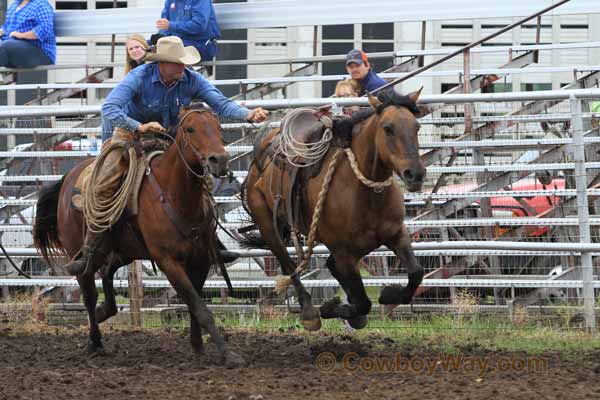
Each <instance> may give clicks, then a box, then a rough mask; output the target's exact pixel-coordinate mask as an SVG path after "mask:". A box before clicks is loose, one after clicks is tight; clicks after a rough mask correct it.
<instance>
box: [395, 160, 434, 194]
mask: <svg viewBox="0 0 600 400" xmlns="http://www.w3.org/2000/svg"><path fill="white" fill-rule="evenodd" d="M426 172H427V171H426V169H425V167H424V166H423V165H422V164H421V165H418V166H411V167H408V168H405V169H404V170H403V171H402V174H401V175H400V177H401V178H402V180H403V181H404V184H405V185H406V187H407V188H408V191H409V192H418V191H420V190H421V187H422V186H423V181H424V180H425V174H426Z"/></svg>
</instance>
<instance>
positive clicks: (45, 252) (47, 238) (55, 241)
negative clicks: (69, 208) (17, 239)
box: [33, 175, 66, 265]
mask: <svg viewBox="0 0 600 400" xmlns="http://www.w3.org/2000/svg"><path fill="white" fill-rule="evenodd" d="M65 176H66V175H65ZM65 176H63V177H62V179H61V180H60V181H58V182H57V183H55V184H53V185H50V186H46V187H44V188H42V190H41V191H40V194H39V198H38V201H37V206H36V216H35V222H34V225H33V243H34V244H35V247H36V248H37V249H38V250H39V251H40V253H41V254H42V257H43V258H44V260H46V262H47V263H48V264H50V265H52V260H53V259H54V257H55V256H56V255H57V253H60V252H61V251H62V250H63V249H64V248H63V245H62V243H61V241H60V238H59V236H58V217H57V211H58V199H59V196H60V189H61V187H62V185H63V183H64V180H65ZM57 250H58V251H57Z"/></svg>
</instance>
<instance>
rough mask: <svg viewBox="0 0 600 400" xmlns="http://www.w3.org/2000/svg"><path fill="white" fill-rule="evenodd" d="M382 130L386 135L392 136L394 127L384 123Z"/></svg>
mask: <svg viewBox="0 0 600 400" xmlns="http://www.w3.org/2000/svg"><path fill="white" fill-rule="evenodd" d="M383 130H384V131H385V134H386V135H388V136H394V129H393V128H392V127H391V126H390V125H384V126H383Z"/></svg>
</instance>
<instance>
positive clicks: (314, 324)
mask: <svg viewBox="0 0 600 400" xmlns="http://www.w3.org/2000/svg"><path fill="white" fill-rule="evenodd" d="M302 326H304V329H306V330H307V331H310V332H315V331H318V330H319V329H321V318H319V317H317V318H315V319H312V320H307V319H303V320H302Z"/></svg>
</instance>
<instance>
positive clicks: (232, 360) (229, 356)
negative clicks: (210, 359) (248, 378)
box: [224, 351, 245, 368]
mask: <svg viewBox="0 0 600 400" xmlns="http://www.w3.org/2000/svg"><path fill="white" fill-rule="evenodd" d="M244 364H245V361H244V358H243V357H242V356H240V355H239V354H238V353H235V352H233V351H228V352H227V353H226V354H225V363H224V365H225V368H240V367H242V366H244Z"/></svg>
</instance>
